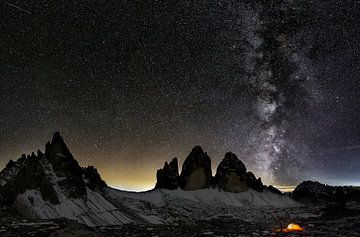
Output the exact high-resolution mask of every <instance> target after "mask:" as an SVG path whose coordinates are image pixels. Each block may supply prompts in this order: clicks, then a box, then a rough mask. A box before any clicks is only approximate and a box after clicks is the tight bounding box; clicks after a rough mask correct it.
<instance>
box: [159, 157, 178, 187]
mask: <svg viewBox="0 0 360 237" xmlns="http://www.w3.org/2000/svg"><path fill="white" fill-rule="evenodd" d="M156 180H157V182H156V186H155V188H165V189H177V188H178V187H179V167H178V160H177V158H174V159H172V161H171V162H170V163H169V164H168V163H167V162H165V164H164V168H162V169H159V170H158V171H157V173H156Z"/></svg>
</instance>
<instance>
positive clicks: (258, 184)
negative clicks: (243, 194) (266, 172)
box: [246, 172, 264, 192]
mask: <svg viewBox="0 0 360 237" xmlns="http://www.w3.org/2000/svg"><path fill="white" fill-rule="evenodd" d="M246 183H247V185H248V186H249V188H251V189H254V190H256V191H258V192H262V191H263V190H264V185H263V183H262V181H261V178H256V177H255V175H254V174H253V173H252V172H247V173H246Z"/></svg>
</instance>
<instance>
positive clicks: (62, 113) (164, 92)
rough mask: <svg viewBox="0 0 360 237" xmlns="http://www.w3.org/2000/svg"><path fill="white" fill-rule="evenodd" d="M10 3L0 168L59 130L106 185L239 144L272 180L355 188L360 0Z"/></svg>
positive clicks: (359, 164)
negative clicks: (194, 151) (197, 152)
mask: <svg viewBox="0 0 360 237" xmlns="http://www.w3.org/2000/svg"><path fill="white" fill-rule="evenodd" d="M11 4H14V5H16V6H18V7H20V8H21V9H23V10H25V11H23V10H21V9H18V8H16V7H14V6H11V5H8V4H4V3H1V8H0V11H1V14H0V17H1V21H0V26H1V28H0V29H1V32H0V33H1V35H0V80H1V87H0V111H1V113H0V141H1V142H0V167H4V166H5V165H6V163H7V161H8V160H9V159H17V158H18V157H20V155H21V154H22V153H29V152H31V151H35V150H36V149H38V148H40V149H44V144H45V143H46V141H47V140H49V139H50V138H51V136H52V133H53V132H54V131H60V132H61V134H62V136H63V137H64V139H65V142H66V143H67V144H68V146H69V148H70V150H71V151H72V152H73V153H74V156H75V158H76V159H77V160H78V161H79V162H80V164H81V165H84V166H85V165H89V164H92V165H94V166H96V167H97V168H98V169H99V171H100V174H101V175H102V177H103V178H104V179H105V181H106V182H107V183H108V184H109V185H113V186H117V187H121V188H126V189H130V190H144V189H149V188H152V187H153V185H154V183H155V173H156V170H157V169H158V168H159V167H162V165H163V163H164V162H165V161H166V160H170V159H171V158H173V157H178V158H179V160H180V163H182V161H183V160H184V159H185V158H186V156H187V155H188V153H189V152H190V151H191V148H192V147H193V146H195V145H201V146H202V147H203V148H204V150H206V151H207V152H208V154H209V156H210V157H211V158H212V161H213V164H212V165H213V170H214V171H215V168H216V166H217V164H218V163H219V162H220V161H221V159H222V158H223V156H224V154H225V152H227V151H229V150H231V151H232V152H234V153H236V154H237V155H238V156H239V157H240V159H242V160H243V161H244V163H245V164H246V165H247V167H248V168H249V169H251V170H253V171H254V172H255V174H256V175H257V176H261V177H263V179H264V180H265V182H267V183H274V184H278V185H294V184H296V183H298V182H299V181H301V180H303V179H318V180H320V181H323V182H328V183H335V184H359V182H358V180H359V178H360V176H359V172H357V171H358V170H359V168H360V159H359V156H360V149H359V148H358V147H357V145H359V144H360V106H359V103H360V92H359V91H360V83H359V76H360V64H359V62H360V48H359V47H360V44H359V40H360V36H359V35H360V22H359V20H358V19H359V13H360V4H359V1H351V2H341V3H340V2H336V3H333V2H331V3H326V4H325V3H318V2H313V1H301V0H298V1H273V2H272V3H268V2H267V1H261V0H258V1H240V2H239V1H231V0H226V1H204V2H192V1H167V2H161V1H105V2H102V1H95V2H91V3H90V2H83V1H74V2H39V1H16V2H11Z"/></svg>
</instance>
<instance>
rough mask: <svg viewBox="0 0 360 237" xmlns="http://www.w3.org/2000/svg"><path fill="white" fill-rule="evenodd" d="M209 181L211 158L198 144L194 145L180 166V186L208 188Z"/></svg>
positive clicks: (189, 188)
mask: <svg viewBox="0 0 360 237" xmlns="http://www.w3.org/2000/svg"><path fill="white" fill-rule="evenodd" d="M211 183H212V171H211V159H210V157H209V156H208V155H207V153H206V152H204V151H203V149H202V148H201V147H200V146H195V147H194V148H193V149H192V151H191V152H190V154H189V156H188V157H187V158H186V160H185V162H184V164H183V166H182V170H181V174H180V187H181V188H182V189H184V190H195V189H202V188H209V187H210V186H211Z"/></svg>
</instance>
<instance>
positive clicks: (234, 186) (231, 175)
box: [215, 152, 249, 193]
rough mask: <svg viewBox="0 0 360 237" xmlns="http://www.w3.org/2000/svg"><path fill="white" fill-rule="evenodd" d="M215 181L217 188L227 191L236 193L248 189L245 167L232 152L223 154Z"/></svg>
mask: <svg viewBox="0 0 360 237" xmlns="http://www.w3.org/2000/svg"><path fill="white" fill-rule="evenodd" d="M215 183H216V184H217V186H218V188H220V189H222V190H224V191H227V192H233V193H238V192H244V191H246V190H248V189H249V186H248V185H247V183H246V167H245V165H244V164H243V163H242V162H241V161H240V160H239V159H238V157H237V156H236V155H235V154H234V153H232V152H228V153H226V154H225V158H224V159H223V160H222V161H221V162H220V164H219V166H218V168H217V171H216V175H215Z"/></svg>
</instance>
